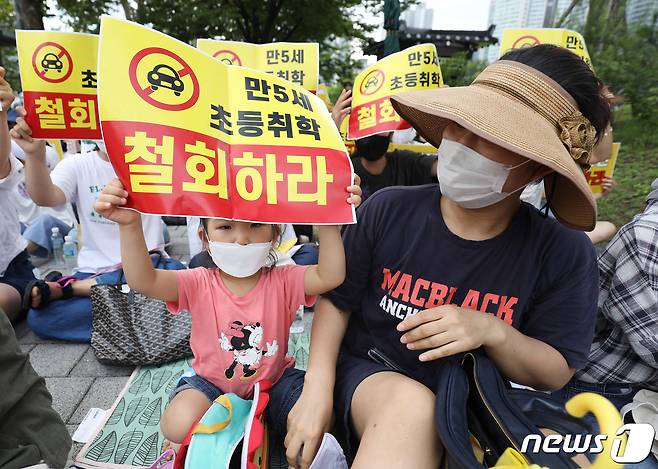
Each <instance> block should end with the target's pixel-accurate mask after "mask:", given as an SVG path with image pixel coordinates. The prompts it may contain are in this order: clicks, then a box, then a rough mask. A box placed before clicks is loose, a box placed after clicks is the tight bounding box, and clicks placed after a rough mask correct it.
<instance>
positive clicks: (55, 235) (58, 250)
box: [50, 226, 64, 265]
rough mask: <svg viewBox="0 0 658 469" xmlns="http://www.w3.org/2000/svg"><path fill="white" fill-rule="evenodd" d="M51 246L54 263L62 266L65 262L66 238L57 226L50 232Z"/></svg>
mask: <svg viewBox="0 0 658 469" xmlns="http://www.w3.org/2000/svg"><path fill="white" fill-rule="evenodd" d="M50 245H51V246H52V248H53V263H54V264H55V265H61V264H62V262H63V261H64V259H63V254H64V249H63V248H64V238H62V234H61V233H60V232H59V228H57V227H56V226H55V227H54V228H53V229H52V230H51V231H50Z"/></svg>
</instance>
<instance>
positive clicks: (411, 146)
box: [388, 143, 438, 154]
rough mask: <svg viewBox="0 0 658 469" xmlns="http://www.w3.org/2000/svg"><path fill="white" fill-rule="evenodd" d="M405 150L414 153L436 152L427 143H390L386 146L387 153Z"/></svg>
mask: <svg viewBox="0 0 658 469" xmlns="http://www.w3.org/2000/svg"><path fill="white" fill-rule="evenodd" d="M395 150H405V151H413V152H414V153H433V154H436V152H437V151H438V150H437V149H436V148H435V147H433V146H432V145H430V144H429V143H391V144H390V145H389V146H388V151H395Z"/></svg>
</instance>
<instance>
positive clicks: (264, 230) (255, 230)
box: [199, 219, 273, 245]
mask: <svg viewBox="0 0 658 469" xmlns="http://www.w3.org/2000/svg"><path fill="white" fill-rule="evenodd" d="M207 231H208V239H209V240H210V241H216V242H220V243H238V244H243V245H245V244H253V243H268V242H271V241H272V236H273V230H272V225H268V224H264V223H250V222H244V221H229V220H221V219H209V220H208V221H207ZM199 235H200V236H201V239H202V240H203V241H205V236H204V235H203V228H201V229H200V230H199Z"/></svg>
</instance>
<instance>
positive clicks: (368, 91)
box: [348, 44, 443, 139]
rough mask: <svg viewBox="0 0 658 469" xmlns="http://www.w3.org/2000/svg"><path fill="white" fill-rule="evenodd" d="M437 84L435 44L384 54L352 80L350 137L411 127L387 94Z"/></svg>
mask: <svg viewBox="0 0 658 469" xmlns="http://www.w3.org/2000/svg"><path fill="white" fill-rule="evenodd" d="M440 86H443V77H442V76H441V67H440V66H439V59H438V57H437V55H436V47H435V46H434V44H419V45H417V46H413V47H409V48H408V49H405V50H403V51H401V52H397V53H395V54H392V55H389V56H388V57H384V58H383V59H382V60H380V61H378V62H377V63H375V64H374V65H371V66H370V67H368V68H367V69H365V70H364V71H363V72H361V73H360V74H359V75H358V76H357V77H356V80H355V81H354V87H353V89H352V112H351V113H350V120H349V130H348V134H349V138H350V139H357V138H362V137H367V136H368V135H373V134H376V133H380V132H389V131H392V130H399V129H408V128H409V127H411V126H410V125H409V123H407V122H406V121H404V120H403V119H402V118H401V117H400V116H399V115H398V113H397V112H395V109H393V106H392V105H391V101H390V97H391V96H393V95H395V94H397V93H400V92H402V91H413V90H427V89H432V88H439V87H440Z"/></svg>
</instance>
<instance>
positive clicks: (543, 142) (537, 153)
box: [391, 60, 596, 231]
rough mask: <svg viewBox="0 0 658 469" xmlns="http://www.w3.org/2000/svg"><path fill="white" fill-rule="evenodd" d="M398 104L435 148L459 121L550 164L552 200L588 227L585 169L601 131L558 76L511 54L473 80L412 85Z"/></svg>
mask: <svg viewBox="0 0 658 469" xmlns="http://www.w3.org/2000/svg"><path fill="white" fill-rule="evenodd" d="M391 102H392V103H393V107H394V108H395V110H396V111H397V112H398V114H400V116H402V117H403V118H404V119H406V120H407V121H408V122H409V123H410V124H411V125H412V126H413V127H414V128H415V129H416V130H417V131H418V132H419V133H420V134H421V135H422V136H423V137H424V138H425V139H426V140H427V141H428V142H430V143H431V144H432V145H434V146H435V147H438V146H439V144H440V143H441V139H442V136H443V129H444V128H445V127H446V126H447V125H448V124H450V123H451V122H455V123H457V124H459V125H461V126H463V127H465V128H466V129H468V130H470V131H471V132H473V133H474V134H476V135H478V136H479V137H481V138H483V139H485V140H488V141H490V142H492V143H494V144H496V145H499V146H501V147H503V148H505V149H507V150H510V151H512V152H514V153H516V154H518V155H521V156H524V157H526V158H529V159H531V160H533V161H536V162H538V163H541V164H542V165H545V166H547V167H549V168H550V169H552V170H553V171H554V173H551V174H549V175H547V176H546V177H545V178H544V188H545V191H546V198H547V200H548V201H549V206H550V208H551V210H552V212H553V214H554V215H555V217H556V218H557V219H558V220H559V221H560V222H561V223H563V224H564V225H566V226H568V227H570V228H575V229H580V230H586V231H590V230H592V229H594V225H595V224H596V202H595V200H594V196H593V195H592V191H591V189H590V187H589V184H588V183H587V180H586V179H585V175H584V170H586V169H587V168H588V167H589V165H588V161H589V157H590V155H591V152H592V148H593V146H594V141H595V137H596V131H595V129H594V127H593V126H592V124H591V123H590V122H589V120H587V119H586V118H585V117H584V116H583V115H582V114H581V113H580V111H579V110H578V105H577V104H576V101H575V100H574V99H573V98H572V97H571V96H570V95H569V94H568V93H567V92H566V91H565V90H564V89H563V88H562V87H561V86H560V85H559V84H558V83H556V82H555V81H554V80H553V79H551V78H550V77H548V76H546V75H544V74H543V73H541V72H539V71H538V70H536V69H534V68H532V67H529V66H527V65H524V64H521V63H519V62H514V61H510V60H499V61H497V62H494V63H493V64H491V65H489V66H488V67H487V68H486V69H484V71H482V73H480V75H478V77H477V78H476V79H475V80H474V81H473V83H471V84H470V85H469V86H460V87H454V88H438V89H433V90H425V91H407V92H403V93H400V94H398V95H395V96H393V97H391Z"/></svg>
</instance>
